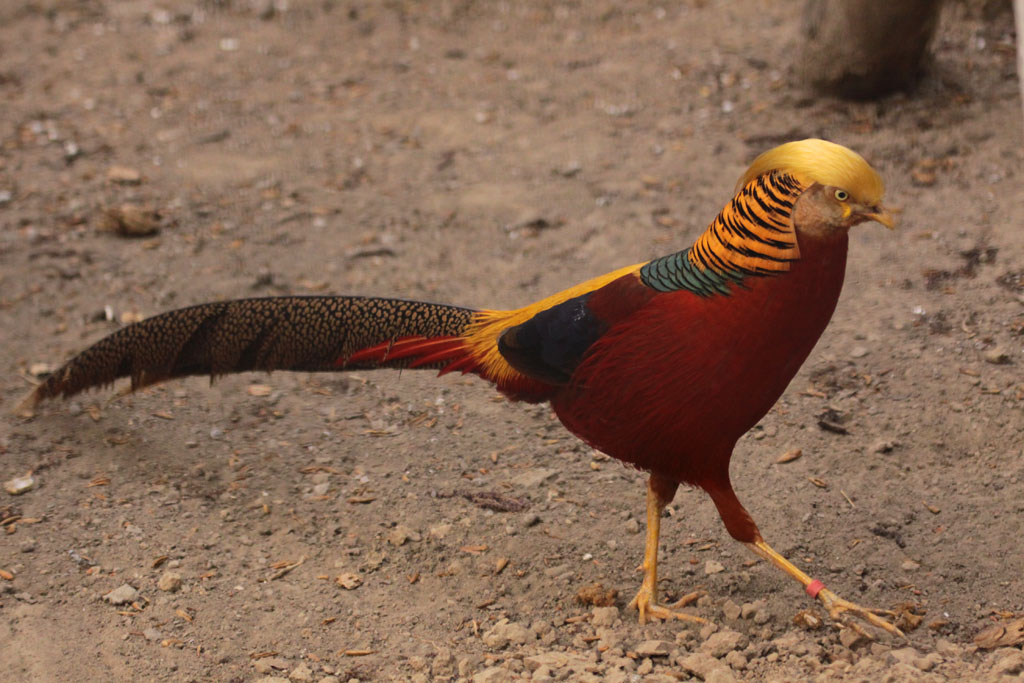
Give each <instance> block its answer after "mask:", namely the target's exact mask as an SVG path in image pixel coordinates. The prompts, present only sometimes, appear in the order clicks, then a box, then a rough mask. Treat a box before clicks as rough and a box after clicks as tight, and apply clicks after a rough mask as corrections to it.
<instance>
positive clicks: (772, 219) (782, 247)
mask: <svg viewBox="0 0 1024 683" xmlns="http://www.w3.org/2000/svg"><path fill="white" fill-rule="evenodd" d="M805 189H806V187H805V185H804V184H802V183H801V182H800V181H798V180H797V179H796V178H795V177H793V176H792V175H789V174H785V173H770V174H766V175H762V176H760V177H758V178H755V179H754V180H751V181H750V182H749V183H747V184H746V185H745V186H744V187H743V188H742V189H741V190H740V191H739V192H738V193H737V194H736V196H735V197H733V199H732V201H730V202H729V203H728V204H727V205H726V206H725V208H724V209H722V211H721V213H719V214H718V215H717V216H716V217H715V220H713V221H712V222H711V224H710V225H709V226H708V227H707V229H706V230H705V231H704V233H703V234H701V236H700V237H698V238H697V241H696V242H694V244H693V246H692V247H690V248H689V249H686V250H684V251H681V252H677V253H675V254H670V255H668V256H665V257H662V258H660V259H655V260H654V261H651V262H650V263H648V264H646V265H645V266H644V267H643V268H641V271H640V276H641V279H643V281H644V283H645V284H647V285H648V286H649V287H652V288H654V289H656V290H658V291H663V292H667V291H674V290H679V289H689V290H691V291H693V292H695V293H696V294H699V295H701V296H710V295H712V294H728V293H729V292H730V285H731V284H732V283H736V282H741V281H743V280H744V279H746V278H748V277H758V276H768V275H777V274H779V273H785V272H787V271H789V269H790V264H791V263H793V262H794V261H796V260H798V259H799V258H800V256H801V254H800V247H799V245H798V244H797V238H796V232H795V229H794V227H793V210H794V207H795V206H796V201H797V199H798V198H799V196H800V193H801V192H803V191H804V190H805Z"/></svg>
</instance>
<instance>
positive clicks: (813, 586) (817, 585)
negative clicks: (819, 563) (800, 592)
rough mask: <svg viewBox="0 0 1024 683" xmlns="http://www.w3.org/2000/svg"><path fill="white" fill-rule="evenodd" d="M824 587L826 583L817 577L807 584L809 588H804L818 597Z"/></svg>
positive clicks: (809, 593)
mask: <svg viewBox="0 0 1024 683" xmlns="http://www.w3.org/2000/svg"><path fill="white" fill-rule="evenodd" d="M824 588H825V584H823V583H822V582H821V581H818V580H817V579H815V580H814V581H811V582H810V583H809V584H807V588H805V589H804V590H805V591H807V594H808V595H810V596H811V597H812V598H816V597H818V593H820V592H821V591H822V590H823V589H824Z"/></svg>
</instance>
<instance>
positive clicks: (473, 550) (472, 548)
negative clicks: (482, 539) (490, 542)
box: [459, 545, 487, 555]
mask: <svg viewBox="0 0 1024 683" xmlns="http://www.w3.org/2000/svg"><path fill="white" fill-rule="evenodd" d="M459 550H461V551H462V552H464V553H470V554H471V555H479V554H480V553H483V552H486V551H487V546H485V545H464V546H462V547H461V548H459Z"/></svg>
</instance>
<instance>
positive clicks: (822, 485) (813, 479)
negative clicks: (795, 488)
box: [807, 477, 828, 489]
mask: <svg viewBox="0 0 1024 683" xmlns="http://www.w3.org/2000/svg"><path fill="white" fill-rule="evenodd" d="M807 481H809V482H811V483H812V484H814V485H815V486H817V487H818V488H819V489H827V488H828V484H826V483H825V482H824V481H822V480H821V479H818V478H817V477H807Z"/></svg>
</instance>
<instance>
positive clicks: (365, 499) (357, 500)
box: [348, 496, 377, 505]
mask: <svg viewBox="0 0 1024 683" xmlns="http://www.w3.org/2000/svg"><path fill="white" fill-rule="evenodd" d="M375 500H377V496H352V497H351V498H349V499H348V502H349V503H352V504H353V505H362V504H364V503H372V502H373V501H375Z"/></svg>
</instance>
